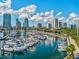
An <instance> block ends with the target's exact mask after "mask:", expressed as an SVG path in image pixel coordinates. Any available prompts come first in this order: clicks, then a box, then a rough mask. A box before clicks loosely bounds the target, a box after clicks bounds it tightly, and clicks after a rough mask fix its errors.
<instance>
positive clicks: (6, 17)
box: [3, 13, 11, 29]
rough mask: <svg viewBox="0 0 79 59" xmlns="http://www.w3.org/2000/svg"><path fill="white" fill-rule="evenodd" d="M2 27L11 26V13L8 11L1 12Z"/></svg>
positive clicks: (8, 27)
mask: <svg viewBox="0 0 79 59" xmlns="http://www.w3.org/2000/svg"><path fill="white" fill-rule="evenodd" d="M3 28H7V29H10V28H11V14H9V13H5V14H3Z"/></svg>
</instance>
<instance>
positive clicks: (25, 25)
mask: <svg viewBox="0 0 79 59" xmlns="http://www.w3.org/2000/svg"><path fill="white" fill-rule="evenodd" d="M28 27H29V20H28V18H25V20H24V23H23V29H27V28H28Z"/></svg>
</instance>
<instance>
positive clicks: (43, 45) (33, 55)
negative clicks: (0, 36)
mask: <svg viewBox="0 0 79 59" xmlns="http://www.w3.org/2000/svg"><path fill="white" fill-rule="evenodd" d="M57 44H58V41H57V40H55V39H53V38H49V40H46V41H41V42H40V43H38V44H37V45H36V46H34V47H31V48H29V49H28V50H27V52H24V53H15V54H13V53H9V52H7V53H6V54H5V55H4V56H3V55H2V52H1V55H0V59H64V57H65V55H66V53H65V52H59V51H57Z"/></svg>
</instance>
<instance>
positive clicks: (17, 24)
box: [16, 19, 21, 29]
mask: <svg viewBox="0 0 79 59" xmlns="http://www.w3.org/2000/svg"><path fill="white" fill-rule="evenodd" d="M16 29H21V22H20V21H19V20H18V19H16Z"/></svg>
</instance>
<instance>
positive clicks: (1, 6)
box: [0, 0, 11, 13]
mask: <svg viewBox="0 0 79 59" xmlns="http://www.w3.org/2000/svg"><path fill="white" fill-rule="evenodd" d="M10 8H11V0H5V1H3V2H0V12H1V13H3V12H5V11H6V10H8V9H10Z"/></svg>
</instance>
